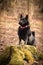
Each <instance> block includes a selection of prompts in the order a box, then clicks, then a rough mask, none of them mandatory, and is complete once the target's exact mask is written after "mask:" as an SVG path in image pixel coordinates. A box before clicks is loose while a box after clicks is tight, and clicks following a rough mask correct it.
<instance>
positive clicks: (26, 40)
mask: <svg viewBox="0 0 43 65" xmlns="http://www.w3.org/2000/svg"><path fill="white" fill-rule="evenodd" d="M27 43H28V36H27V37H26V39H25V43H24V44H26V45H27Z"/></svg>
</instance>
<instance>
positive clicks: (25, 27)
mask: <svg viewBox="0 0 43 65" xmlns="http://www.w3.org/2000/svg"><path fill="white" fill-rule="evenodd" d="M29 26H30V25H26V26H21V25H20V28H22V29H24V28H27V27H29Z"/></svg>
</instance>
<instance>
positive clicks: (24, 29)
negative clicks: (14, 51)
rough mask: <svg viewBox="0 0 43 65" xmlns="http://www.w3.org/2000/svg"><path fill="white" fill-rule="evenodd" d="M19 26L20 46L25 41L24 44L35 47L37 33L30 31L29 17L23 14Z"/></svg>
mask: <svg viewBox="0 0 43 65" xmlns="http://www.w3.org/2000/svg"><path fill="white" fill-rule="evenodd" d="M19 25H20V26H19V28H18V36H19V44H21V40H24V44H28V45H33V44H34V42H35V32H34V31H31V30H30V24H29V21H28V15H26V16H25V17H23V16H22V14H21V15H20V20H19Z"/></svg>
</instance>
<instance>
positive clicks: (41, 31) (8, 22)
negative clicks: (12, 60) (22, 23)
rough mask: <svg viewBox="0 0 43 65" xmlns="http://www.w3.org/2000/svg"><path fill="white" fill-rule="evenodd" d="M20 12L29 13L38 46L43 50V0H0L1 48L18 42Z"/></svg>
mask: <svg viewBox="0 0 43 65" xmlns="http://www.w3.org/2000/svg"><path fill="white" fill-rule="evenodd" d="M20 14H23V15H24V16H25V15H26V14H28V16H29V22H30V28H31V30H33V31H35V39H36V41H35V43H36V45H37V46H36V47H37V48H38V50H41V51H43V0H0V50H1V49H2V48H4V47H6V46H7V45H16V44H18V35H17V30H18V27H19V25H18V22H19V16H20Z"/></svg>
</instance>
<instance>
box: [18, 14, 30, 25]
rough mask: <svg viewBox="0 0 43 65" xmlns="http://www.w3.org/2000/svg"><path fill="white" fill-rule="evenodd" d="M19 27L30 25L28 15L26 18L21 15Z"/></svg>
mask: <svg viewBox="0 0 43 65" xmlns="http://www.w3.org/2000/svg"><path fill="white" fill-rule="evenodd" d="M19 25H21V26H26V25H29V21H28V15H26V17H23V16H22V14H21V15H20V21H19Z"/></svg>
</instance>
